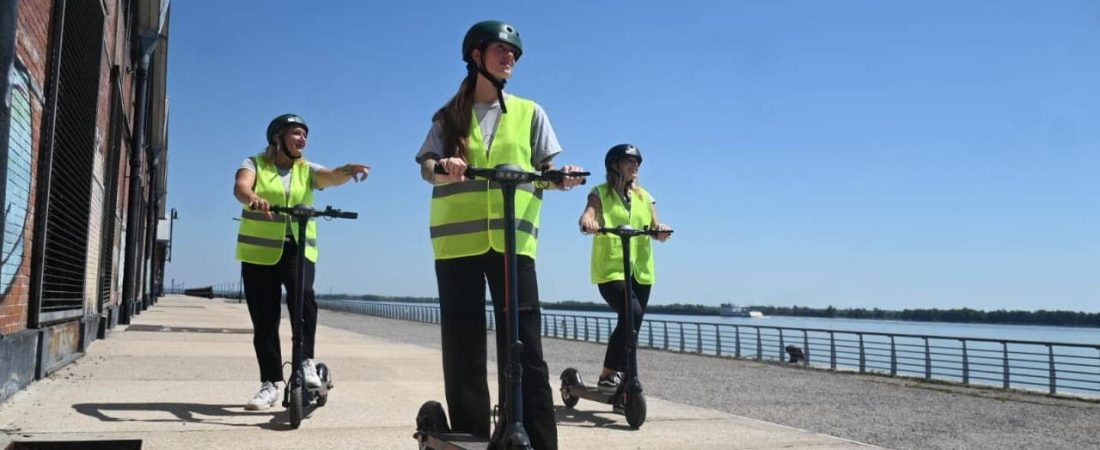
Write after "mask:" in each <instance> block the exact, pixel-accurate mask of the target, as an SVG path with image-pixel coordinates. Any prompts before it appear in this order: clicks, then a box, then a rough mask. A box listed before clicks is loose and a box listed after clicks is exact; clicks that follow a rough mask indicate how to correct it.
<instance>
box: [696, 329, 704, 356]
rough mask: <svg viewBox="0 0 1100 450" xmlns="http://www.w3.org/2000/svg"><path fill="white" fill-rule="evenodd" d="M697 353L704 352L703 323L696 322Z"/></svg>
mask: <svg viewBox="0 0 1100 450" xmlns="http://www.w3.org/2000/svg"><path fill="white" fill-rule="evenodd" d="M695 353H698V354H700V355H702V354H703V325H702V324H700V323H698V322H696V323H695Z"/></svg>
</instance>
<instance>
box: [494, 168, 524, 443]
mask: <svg viewBox="0 0 1100 450" xmlns="http://www.w3.org/2000/svg"><path fill="white" fill-rule="evenodd" d="M499 183H500V185H501V186H500V187H501V193H502V194H503V196H504V267H505V269H504V270H505V274H504V279H505V283H506V286H505V289H504V292H505V297H504V310H505V311H504V312H505V314H508V324H507V325H508V326H507V334H506V335H505V338H506V339H507V342H508V343H509V345H508V352H509V355H508V367H507V379H508V390H507V392H508V396H509V397H510V398H508V399H507V400H508V409H509V411H508V429H507V432H506V433H505V436H516V435H522V436H524V437H526V435H527V431H526V430H525V429H524V427H523V384H522V380H523V366H522V365H521V364H520V357H521V355H522V352H523V342H521V341H520V340H519V274H518V273H517V263H516V208H515V204H516V182H515V181H511V180H501V181H499Z"/></svg>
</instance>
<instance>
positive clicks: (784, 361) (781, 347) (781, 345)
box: [779, 328, 787, 365]
mask: <svg viewBox="0 0 1100 450" xmlns="http://www.w3.org/2000/svg"><path fill="white" fill-rule="evenodd" d="M784 344H785V343H784V342H783V329H782V328H780V329H779V363H780V364H783V365H787V358H784V357H783V352H784V351H785V349H786V345H784Z"/></svg>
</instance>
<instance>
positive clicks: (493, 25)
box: [462, 20, 523, 63]
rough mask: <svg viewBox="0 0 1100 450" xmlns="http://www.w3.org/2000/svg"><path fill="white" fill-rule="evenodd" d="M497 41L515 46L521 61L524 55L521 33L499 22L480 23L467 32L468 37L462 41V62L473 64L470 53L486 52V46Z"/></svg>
mask: <svg viewBox="0 0 1100 450" xmlns="http://www.w3.org/2000/svg"><path fill="white" fill-rule="evenodd" d="M497 41H499V42H506V43H508V44H512V45H513V46H515V47H516V61H519V57H520V55H522V54H523V39H520V38H519V31H518V30H516V28H515V27H513V26H511V25H508V24H506V23H504V22H500V21H497V20H486V21H483V22H478V23H475V24H474V26H472V27H470V31H467V32H466V37H465V38H464V39H462V60H463V61H466V62H468V63H473V62H474V61H473V59H472V58H471V57H470V53H471V52H473V51H474V49H475V48H476V49H481V50H482V51H484V49H485V45H486V44H489V43H490V42H497Z"/></svg>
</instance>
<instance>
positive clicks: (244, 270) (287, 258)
mask: <svg viewBox="0 0 1100 450" xmlns="http://www.w3.org/2000/svg"><path fill="white" fill-rule="evenodd" d="M297 258H298V246H297V244H295V243H294V242H286V243H284V244H283V256H282V257H281V258H280V259H279V262H278V263H276V264H275V265H273V266H264V265H259V264H252V263H247V262H242V263H241V277H242V278H243V279H244V297H245V299H247V300H248V315H249V317H251V318H252V346H253V347H254V348H255V349H256V361H257V362H258V363H259V364H260V381H271V382H275V381H283V365H282V364H283V356H282V351H281V350H280V347H279V320H280V318H281V315H282V310H283V305H282V304H281V303H282V300H281V299H282V288H283V287H284V286H285V287H286V292H287V296H286V298H287V309H288V310H290V320H291V327H293V326H294V321H295V320H298V311H297V309H298V302H297V301H295V300H296V299H295V298H294V296H295V293H296V292H297V291H296V289H297V280H298V272H297V267H298V259H297ZM305 261H306V264H305V299H304V300H305V301H304V309H305V315H304V317H303V319H304V322H305V323H303V324H302V331H303V334H304V336H294V343H295V350H297V347H298V345H297V343H298V340H299V339H302V352H303V356H302V357H303V358H312V357H313V337H314V335H316V334H317V300H316V299H314V298H313V274H314V265H313V263H312V262H310V261H309V260H308V259H307V260H305ZM291 329H292V330H293V328H291ZM295 356H296V355H295Z"/></svg>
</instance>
